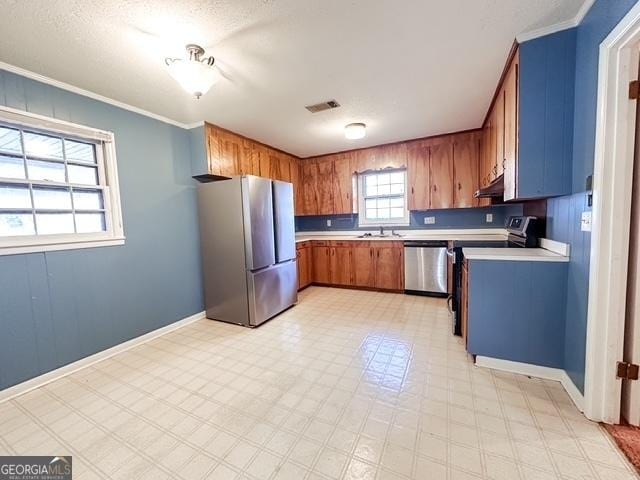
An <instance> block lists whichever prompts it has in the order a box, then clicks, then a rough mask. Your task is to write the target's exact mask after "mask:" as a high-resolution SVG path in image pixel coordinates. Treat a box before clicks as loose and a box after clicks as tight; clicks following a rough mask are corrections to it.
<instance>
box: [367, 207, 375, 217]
mask: <svg viewBox="0 0 640 480" xmlns="http://www.w3.org/2000/svg"><path fill="white" fill-rule="evenodd" d="M376 212H377V210H376V209H375V208H367V218H369V219H375V218H376Z"/></svg>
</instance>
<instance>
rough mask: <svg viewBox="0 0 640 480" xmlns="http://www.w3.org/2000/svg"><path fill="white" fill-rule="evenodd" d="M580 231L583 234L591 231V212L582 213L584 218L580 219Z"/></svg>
mask: <svg viewBox="0 0 640 480" xmlns="http://www.w3.org/2000/svg"><path fill="white" fill-rule="evenodd" d="M580 230H582V231H583V232H590V231H591V212H582V218H581V219H580Z"/></svg>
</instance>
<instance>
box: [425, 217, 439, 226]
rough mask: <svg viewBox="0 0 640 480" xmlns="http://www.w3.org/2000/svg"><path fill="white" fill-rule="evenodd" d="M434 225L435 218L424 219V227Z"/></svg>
mask: <svg viewBox="0 0 640 480" xmlns="http://www.w3.org/2000/svg"><path fill="white" fill-rule="evenodd" d="M435 223H436V217H424V224H425V225H433V224H435Z"/></svg>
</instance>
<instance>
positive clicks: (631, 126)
mask: <svg viewBox="0 0 640 480" xmlns="http://www.w3.org/2000/svg"><path fill="white" fill-rule="evenodd" d="M639 45H640V3H638V4H636V5H634V7H633V8H631V10H630V11H629V12H628V13H627V15H625V17H624V18H623V19H622V20H621V21H620V23H618V25H617V26H616V27H615V28H614V29H613V30H612V31H611V33H610V34H609V35H608V36H607V37H606V38H605V40H604V41H603V42H602V43H601V44H600V57H599V66H598V97H597V102H598V103H597V117H596V137H595V157H594V171H593V212H592V215H593V225H592V235H591V253H590V270H589V300H588V313H587V345H586V358H585V361H586V363H585V392H584V394H585V395H584V400H585V402H584V413H585V415H586V416H587V417H588V418H590V419H591V420H595V421H600V422H606V423H618V421H619V419H620V402H621V395H622V382H621V381H620V380H618V379H616V376H615V365H616V362H617V361H619V360H621V359H622V355H623V346H624V324H625V308H626V285H627V267H628V257H629V232H630V221H631V198H632V197H631V194H632V184H633V181H632V180H633V157H634V141H635V123H636V102H635V101H632V100H629V95H628V91H629V82H631V81H633V80H637V79H638V65H639V61H640V55H639V53H638V46H639ZM614 160H615V161H614Z"/></svg>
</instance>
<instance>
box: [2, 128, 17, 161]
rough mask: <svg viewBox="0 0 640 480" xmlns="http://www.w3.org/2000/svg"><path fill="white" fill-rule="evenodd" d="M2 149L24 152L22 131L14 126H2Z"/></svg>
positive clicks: (4, 150) (10, 151)
mask: <svg viewBox="0 0 640 480" xmlns="http://www.w3.org/2000/svg"><path fill="white" fill-rule="evenodd" d="M0 150H2V151H3V152H9V153H19V154H22V144H21V143H20V131H19V130H14V129H13V128H6V127H0Z"/></svg>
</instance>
